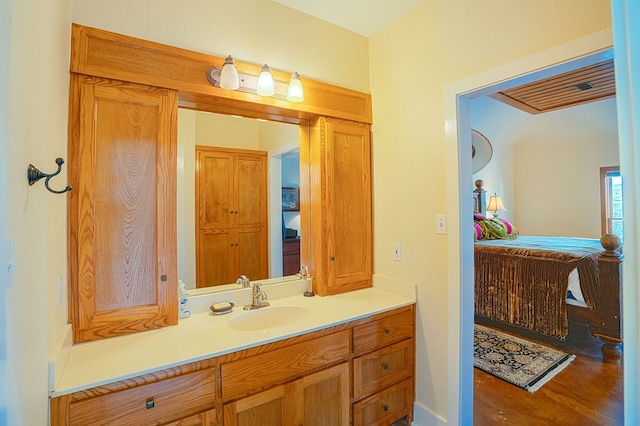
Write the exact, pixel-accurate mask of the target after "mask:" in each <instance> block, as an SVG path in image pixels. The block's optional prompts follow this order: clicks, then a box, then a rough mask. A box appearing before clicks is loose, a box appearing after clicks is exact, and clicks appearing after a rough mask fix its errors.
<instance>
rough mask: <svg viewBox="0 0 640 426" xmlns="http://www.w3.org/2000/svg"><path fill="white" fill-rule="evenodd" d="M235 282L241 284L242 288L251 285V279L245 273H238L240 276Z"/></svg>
mask: <svg viewBox="0 0 640 426" xmlns="http://www.w3.org/2000/svg"><path fill="white" fill-rule="evenodd" d="M236 284H238V285H241V286H242V287H243V288H246V287H250V286H251V280H249V278H247V276H246V275H240V278H238V279H237V280H236Z"/></svg>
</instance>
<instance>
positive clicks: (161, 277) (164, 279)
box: [160, 275, 167, 283]
mask: <svg viewBox="0 0 640 426" xmlns="http://www.w3.org/2000/svg"><path fill="white" fill-rule="evenodd" d="M160 281H162V282H163V283H164V282H166V281H167V276H166V275H160Z"/></svg>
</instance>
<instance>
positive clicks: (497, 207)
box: [487, 193, 507, 217]
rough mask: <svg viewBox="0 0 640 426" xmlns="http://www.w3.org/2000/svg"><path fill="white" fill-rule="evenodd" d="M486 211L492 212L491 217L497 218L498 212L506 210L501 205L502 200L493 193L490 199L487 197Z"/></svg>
mask: <svg viewBox="0 0 640 426" xmlns="http://www.w3.org/2000/svg"><path fill="white" fill-rule="evenodd" d="M487 211H488V212H493V217H498V212H506V211H507V209H505V208H504V204H502V198H500V196H499V195H498V194H496V193H494V194H493V195H492V196H491V197H489V205H487Z"/></svg>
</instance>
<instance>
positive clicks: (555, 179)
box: [513, 134, 619, 238]
mask: <svg viewBox="0 0 640 426" xmlns="http://www.w3.org/2000/svg"><path fill="white" fill-rule="evenodd" d="M617 136H618V135H617V134H609V135H603V136H593V137H590V138H584V139H573V140H570V141H561V142H555V143H554V142H553V141H545V142H544V143H535V144H521V145H516V146H515V147H514V167H513V168H514V170H515V181H514V182H515V187H516V188H517V192H516V198H515V205H516V208H517V211H516V218H515V224H516V226H518V229H519V230H520V232H521V233H523V234H529V235H557V236H569V237H584V238H600V236H601V235H602V231H601V224H600V191H599V189H600V179H599V178H600V174H599V170H600V167H605V166H617V165H618V164H619V161H618V139H617Z"/></svg>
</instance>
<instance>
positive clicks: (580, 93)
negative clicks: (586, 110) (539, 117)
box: [490, 59, 616, 114]
mask: <svg viewBox="0 0 640 426" xmlns="http://www.w3.org/2000/svg"><path fill="white" fill-rule="evenodd" d="M615 95H616V84H615V76H614V66H613V59H610V60H607V61H604V62H599V63H597V64H593V65H588V66H586V67H584V68H580V69H577V70H573V71H569V72H566V73H563V74H558V75H554V76H552V77H548V78H545V79H542V80H538V81H534V82H531V83H527V84H524V85H522V86H518V87H514V88H511V89H507V90H503V91H501V92H498V93H494V94H492V95H490V96H491V97H493V98H495V99H498V100H500V101H502V102H504V103H506V104H509V105H511V106H514V107H516V108H519V109H521V110H523V111H526V112H528V113H530V114H540V113H544V112H548V111H554V110H558V109H561V108H568V107H572V106H576V105H581V104H584V103H586V102H593V101H599V100H602V99H606V98H610V97H613V96H615Z"/></svg>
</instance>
